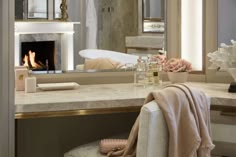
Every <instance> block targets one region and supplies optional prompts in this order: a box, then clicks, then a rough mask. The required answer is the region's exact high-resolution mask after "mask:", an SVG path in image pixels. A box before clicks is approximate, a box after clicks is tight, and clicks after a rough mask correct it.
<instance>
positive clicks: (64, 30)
mask: <svg viewBox="0 0 236 157" xmlns="http://www.w3.org/2000/svg"><path fill="white" fill-rule="evenodd" d="M75 24H80V22H60V21H20V22H15V66H19V65H20V59H19V58H20V44H21V43H20V35H22V34H47V33H52V34H55V33H59V34H61V70H63V71H67V70H74V62H73V61H74V25H75Z"/></svg>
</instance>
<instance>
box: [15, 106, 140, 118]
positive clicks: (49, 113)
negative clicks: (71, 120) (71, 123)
mask: <svg viewBox="0 0 236 157" xmlns="http://www.w3.org/2000/svg"><path fill="white" fill-rule="evenodd" d="M140 109H141V106H134V107H131V106H130V107H116V108H97V109H82V110H67V111H46V112H27V113H16V114H15V119H31V118H46V117H65V116H84V115H97V114H113V113H126V112H139V111H140Z"/></svg>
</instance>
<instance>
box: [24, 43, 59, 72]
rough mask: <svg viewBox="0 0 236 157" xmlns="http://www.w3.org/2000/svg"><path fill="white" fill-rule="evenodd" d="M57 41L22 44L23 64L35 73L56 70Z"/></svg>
mask: <svg viewBox="0 0 236 157" xmlns="http://www.w3.org/2000/svg"><path fill="white" fill-rule="evenodd" d="M55 52H56V51H55V41H34V42H22V43H21V57H20V58H21V60H20V62H21V64H22V65H24V66H27V67H28V68H29V69H31V70H33V71H48V70H55V62H56V61H55V58H56V57H55Z"/></svg>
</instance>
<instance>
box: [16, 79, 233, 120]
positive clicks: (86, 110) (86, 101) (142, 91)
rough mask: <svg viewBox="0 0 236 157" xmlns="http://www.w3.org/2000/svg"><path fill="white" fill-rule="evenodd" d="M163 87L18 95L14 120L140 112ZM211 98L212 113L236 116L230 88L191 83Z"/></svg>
mask: <svg viewBox="0 0 236 157" xmlns="http://www.w3.org/2000/svg"><path fill="white" fill-rule="evenodd" d="M168 84H169V83H168V82H165V83H163V85H162V86H155V87H151V86H150V87H146V88H143V87H137V86H135V85H134V84H132V83H129V84H101V85H81V86H79V87H78V88H76V89H74V90H58V91H41V90H39V89H38V90H37V92H36V93H25V92H24V91H21V92H19V91H17V92H16V94H15V118H16V119H25V118H39V117H57V116H74V115H91V114H105V113H120V112H137V111H139V109H140V107H141V106H142V105H143V102H144V99H145V97H146V96H147V95H148V93H149V92H151V91H153V90H160V89H161V88H162V87H164V86H165V85H168ZM187 84H188V85H190V86H193V87H196V88H198V89H200V90H202V91H203V92H205V93H206V94H207V95H209V96H210V97H211V110H217V111H223V112H229V111H230V112H236V94H234V93H228V92H227V90H228V87H229V85H228V84H220V83H197V82H188V83H187Z"/></svg>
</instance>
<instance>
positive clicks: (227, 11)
mask: <svg viewBox="0 0 236 157" xmlns="http://www.w3.org/2000/svg"><path fill="white" fill-rule="evenodd" d="M231 39H234V40H236V1H235V0H218V45H220V43H226V44H231V42H230V40H231Z"/></svg>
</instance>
